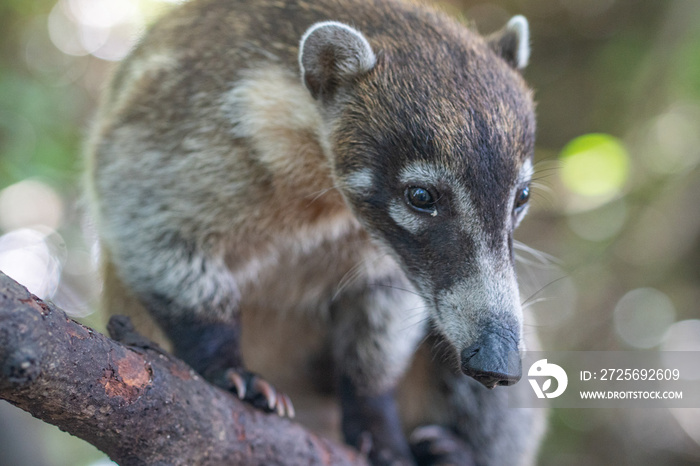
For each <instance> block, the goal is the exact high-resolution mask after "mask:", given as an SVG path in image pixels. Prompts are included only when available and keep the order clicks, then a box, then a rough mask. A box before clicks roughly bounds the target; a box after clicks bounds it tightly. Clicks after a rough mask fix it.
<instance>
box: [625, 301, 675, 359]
mask: <svg viewBox="0 0 700 466" xmlns="http://www.w3.org/2000/svg"><path fill="white" fill-rule="evenodd" d="M675 317H676V310H675V308H674V306H673V303H672V302H671V300H670V299H669V298H668V296H666V295H665V294H664V293H662V292H661V291H659V290H656V289H654V288H638V289H636V290H632V291H630V292H629V293H627V294H626V295H624V296H623V297H622V299H620V301H618V303H617V305H616V306H615V313H614V321H615V330H616V331H617V334H618V335H619V336H620V338H621V339H622V340H623V341H624V342H625V343H627V344H628V345H630V346H632V347H634V348H652V347H654V346H657V345H658V344H659V343H661V341H662V339H663V337H664V334H665V333H666V330H667V329H668V328H669V326H670V325H671V324H672V323H673V322H674V320H675Z"/></svg>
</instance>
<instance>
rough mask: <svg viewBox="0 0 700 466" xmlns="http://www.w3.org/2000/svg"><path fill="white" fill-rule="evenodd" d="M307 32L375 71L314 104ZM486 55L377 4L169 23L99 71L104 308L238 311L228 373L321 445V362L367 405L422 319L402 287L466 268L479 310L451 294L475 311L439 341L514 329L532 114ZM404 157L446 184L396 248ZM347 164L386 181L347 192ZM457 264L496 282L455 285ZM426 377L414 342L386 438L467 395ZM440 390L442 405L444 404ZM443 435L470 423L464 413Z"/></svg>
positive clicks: (184, 15) (409, 9)
mask: <svg viewBox="0 0 700 466" xmlns="http://www.w3.org/2000/svg"><path fill="white" fill-rule="evenodd" d="M324 20H334V21H340V22H343V23H346V24H349V25H351V26H353V27H355V28H357V30H359V31H361V33H363V34H364V35H365V36H366V38H367V40H368V42H369V44H370V45H371V47H372V48H373V50H374V51H376V52H377V57H376V60H377V61H376V66H374V67H373V68H372V69H371V70H369V71H367V72H366V73H361V74H358V75H357V76H350V77H348V80H347V82H343V83H342V84H343V85H339V86H337V89H336V88H335V87H334V88H333V91H334V92H333V93H332V95H331V93H328V94H324V95H322V96H320V97H319V96H317V97H319V100H314V98H313V96H312V95H311V94H310V93H309V90H308V89H306V88H304V86H303V84H302V80H301V76H300V75H299V66H298V62H297V58H298V54H299V40H300V38H301V37H302V35H303V34H304V32H305V31H306V30H307V29H308V28H309V26H311V25H312V24H314V23H316V22H318V21H324ZM502 46H503V45H502V43H501V42H499V47H502ZM493 50H494V49H493V48H492V47H490V46H489V44H488V43H487V42H486V41H485V40H484V39H483V38H481V37H480V36H478V35H477V34H476V33H474V32H473V31H470V30H468V29H466V28H465V27H464V26H463V25H461V24H460V23H459V22H457V21H455V20H454V19H451V18H449V17H447V16H446V15H443V14H442V13H438V12H434V11H432V10H429V9H426V8H423V7H415V6H408V5H406V4H405V3H401V2H397V1H395V0H337V1H333V0H320V1H315V2H304V1H289V2H282V1H277V0H263V1H256V2H255V3H254V4H252V3H246V2H243V1H239V0H193V1H191V2H188V3H185V4H184V5H182V6H180V7H178V8H176V9H174V10H173V11H172V13H170V14H169V15H167V16H166V17H165V18H163V19H162V20H161V21H159V22H158V23H157V24H156V25H155V26H154V27H153V28H152V29H151V31H150V32H149V33H148V34H147V35H146V36H145V37H144V39H143V41H142V43H141V44H140V45H139V46H138V47H137V48H136V49H135V50H134V52H133V53H132V54H131V55H130V56H129V57H128V58H127V59H126V60H125V62H124V63H123V64H122V66H121V67H120V69H119V70H118V71H117V73H116V74H115V76H114V79H113V81H112V83H111V85H110V87H109V88H108V89H107V92H106V94H105V97H104V103H103V107H102V109H101V111H100V114H99V116H98V119H97V121H96V123H95V126H94V128H93V132H92V138H91V140H90V144H89V147H88V184H89V192H90V195H91V197H92V201H93V206H94V208H95V210H94V214H95V218H96V220H97V223H98V226H99V228H100V231H101V237H102V241H103V262H104V277H105V288H104V305H105V308H106V310H107V312H109V313H125V312H128V313H130V314H132V315H136V316H138V317H137V320H138V321H137V322H136V323H137V326H138V327H139V328H140V330H142V331H146V332H148V330H144V326H148V327H150V328H151V329H152V330H153V331H156V332H157V331H158V330H157V325H155V323H154V321H153V320H152V319H150V318H148V317H146V315H147V313H146V312H145V311H144V308H148V309H149V311H150V312H151V313H152V314H153V315H155V316H156V317H157V318H158V319H159V322H160V323H161V324H163V325H164V326H165V325H174V324H177V322H178V321H179V320H185V319H189V318H194V319H198V320H201V321H206V322H208V323H229V322H231V321H235V320H236V319H237V318H238V316H240V320H241V325H242V328H243V332H242V342H241V350H242V355H243V360H244V361H245V364H246V366H247V368H249V369H251V370H253V371H256V372H258V373H260V374H262V375H263V376H264V377H265V378H266V379H267V380H269V381H270V382H272V383H273V384H275V385H276V386H277V387H279V388H281V389H283V390H284V391H286V392H288V393H289V394H290V395H291V396H292V398H293V399H294V401H295V403H296V405H297V408H299V412H300V419H301V420H303V421H305V422H307V423H308V424H309V425H312V426H313V427H315V428H319V429H322V430H324V431H328V430H329V429H334V428H336V427H337V422H338V417H339V414H338V410H337V408H336V407H335V406H333V404H332V403H333V402H332V401H331V400H332V398H331V396H330V395H329V393H328V391H327V388H328V387H329V386H333V382H334V380H335V377H336V376H337V375H338V374H336V373H334V372H332V371H331V370H329V369H328V367H330V361H331V360H332V361H333V362H334V363H335V364H336V367H335V369H334V370H335V371H336V372H347V373H351V375H352V378H353V381H354V382H355V383H356V384H357V385H358V386H361V387H362V388H364V389H366V390H367V393H372V394H376V393H386V392H389V391H391V389H392V388H394V387H395V386H396V384H397V383H398V380H399V379H400V377H401V375H402V374H403V373H404V371H405V370H406V368H407V366H408V365H409V364H410V355H411V354H412V352H413V351H414V349H415V346H416V344H417V342H418V341H419V340H420V338H421V337H422V336H423V335H424V333H425V329H424V321H425V320H426V312H427V311H426V305H425V303H424V302H423V301H420V300H419V299H418V296H417V294H416V293H415V292H413V291H412V290H413V289H414V287H415V289H417V290H418V292H419V293H421V294H423V295H435V296H438V292H442V291H444V290H446V289H453V288H455V287H458V286H462V287H464V286H465V285H464V284H463V283H462V284H460V283H461V282H459V280H458V279H459V278H461V277H464V276H469V274H475V273H477V272H478V274H477V275H478V277H486V278H485V279H483V280H481V282H479V286H481V283H482V282H483V283H486V282H488V281H489V280H490V281H491V282H498V286H500V287H501V288H498V289H497V291H498V293H499V299H496V298H494V297H493V296H486V295H485V291H484V289H482V288H483V287H482V288H479V287H478V286H475V287H472V288H474V289H473V290H471V292H472V294H473V296H476V297H477V298H478V299H476V298H475V299H473V301H474V302H476V303H477V304H481V303H482V302H486V305H484V306H483V307H482V308H479V309H476V310H474V312H473V314H474V315H475V316H476V317H473V319H472V320H471V321H469V319H463V320H462V321H459V322H448V324H454V325H453V326H452V327H451V326H450V325H444V326H443V327H444V328H441V331H443V333H445V334H449V333H450V332H451V331H452V330H453V327H454V328H458V327H459V328H458V330H457V331H454V332H453V333H454V334H455V335H457V337H455V338H453V340H454V341H452V343H453V344H457V343H459V344H460V345H462V346H466V345H467V344H468V343H470V341H471V340H470V339H473V338H474V336H475V335H476V334H477V333H478V332H479V331H480V327H479V325H481V322H482V321H483V320H484V317H483V315H487V314H488V315H489V316H490V315H491V314H493V315H498V314H497V313H498V312H502V313H503V314H504V315H506V314H508V315H510V314H509V313H515V314H517V312H515V311H519V307H518V308H517V309H515V307H516V305H517V306H519V302H518V300H517V296H515V298H513V296H514V295H517V286H516V285H515V276H514V273H513V272H512V270H511V268H509V266H508V263H509V262H508V260H509V255H508V250H507V238H506V237H505V236H504V232H509V233H512V229H513V228H514V223H517V222H516V221H515V220H514V219H513V218H511V210H512V209H510V208H509V206H510V205H511V204H509V203H510V202H512V197H513V193H512V191H513V189H514V186H515V185H516V183H518V182H519V181H518V180H519V178H518V177H519V174H520V172H521V168H522V166H523V164H524V163H525V161H526V160H528V159H529V158H530V157H531V155H532V150H533V144H534V139H533V138H534V115H533V105H532V97H531V93H530V91H529V89H528V88H527V86H526V85H525V83H524V81H523V80H522V78H521V77H520V75H519V74H518V73H517V71H516V70H514V69H513V66H512V63H510V64H509V63H508V62H507V61H504V60H501V59H500V58H498V56H497V55H495V54H494V51H493ZM414 162H426V163H431V164H434V165H439V166H441V167H442V168H444V170H446V171H447V172H449V174H450V177H448V178H449V181H450V183H451V185H450V186H445V187H444V188H445V192H447V193H448V195H447V196H446V198H449V199H451V200H452V201H453V203H454V204H455V205H456V206H458V207H459V208H456V209H455V210H454V212H452V211H450V212H449V214H448V212H446V211H443V210H441V212H440V213H441V217H440V218H437V219H436V220H435V224H431V225H432V226H431V228H430V229H426V230H427V231H428V233H426V234H425V235H423V236H421V237H418V235H415V236H416V237H415V238H414V237H410V238H409V239H406V238H407V236H406V233H405V232H404V231H403V230H401V228H398V227H397V225H395V224H394V223H393V221H392V220H391V217H390V216H388V215H387V211H386V209H385V208H384V206H385V204H386V199H387V198H389V197H392V196H393V197H394V198H396V199H402V195H403V194H402V192H398V193H397V192H394V191H392V190H393V189H395V187H393V186H391V183H390V182H391V181H392V180H395V179H396V177H397V176H398V174H399V173H400V172H401V170H402V169H403V168H405V167H404V166H403V165H402V164H407V163H414ZM363 169H367V170H369V171H370V172H371V173H375V174H377V175H381V179H382V180H384V181H385V182H386V186H383V185H372V186H361V187H360V188H362V189H353V186H348V184H350V183H349V182H348V180H350V179H352V177H353V175H357V174H358V173H360V172H361V170H363ZM445 184H447V181H445ZM515 187H517V186H515ZM354 188H357V187H356V186H355V187H354ZM402 189H403V188H402ZM473 193H476V194H473ZM378 206H379V207H378ZM380 207H381V208H380ZM449 215H451V217H450V216H449ZM445 218H446V219H445ZM420 221H421V222H424V223H426V222H431V221H433V220H431V219H429V218H426V219H420ZM477 230H478V231H479V232H480V233H479V234H480V236H479V235H473V234H472V233H474V232H475V231H477ZM382 235H385V236H382ZM401 235H404V236H401ZM426 235H427V236H426ZM430 235H433V236H430ZM477 236H478V237H477ZM397 238H398V239H397ZM409 240H410V241H409ZM392 241H394V242H393V243H392ZM444 244H449V245H451V247H444ZM455 245H457V246H455ZM477 256H478V257H482V256H483V257H486V256H488V258H490V259H493V258H495V259H493V261H494V262H497V263H498V264H497V267H495V266H494V267H495V269H494V270H490V271H489V270H487V271H486V272H484V271H483V270H478V271H477V272H475V270H476V269H477V268H478V267H481V266H482V265H483V264H482V263H481V262H479V261H478V260H475V259H474V258H475V257H477ZM504 264H505V265H504ZM425 270H430V271H431V273H430V274H429V273H425ZM404 273H405V274H407V275H408V276H409V277H410V281H409V279H407V278H406V275H404ZM488 273H491V275H488ZM474 282H475V283H476V281H474ZM378 283H379V284H381V285H385V286H384V287H381V286H379V285H377V284H378ZM494 287H495V285H494V286H491V288H492V289H495V288H494ZM406 290H408V291H406ZM436 301H437V299H436ZM494 302H497V303H496V304H498V305H500V304H502V303H505V304H504V305H503V306H501V308H499V309H497V312H494V309H493V307H494V306H495V304H494ZM339 303H344V304H345V305H346V306H345V308H343V309H339V308H340V307H341V306H340V305H339ZM429 305H434V304H433V303H429ZM159 306H160V307H159ZM353 306H357V307H358V308H357V309H355V308H354V307H353ZM474 306H476V304H474ZM509 306H510V307H509ZM366 310H371V311H372V312H365V311H366ZM511 311H512V312H511ZM470 318H471V317H470ZM465 322H469V323H472V324H474V325H471V326H469V327H468V328H467V329H466V330H465V329H464V328H462V327H464V326H465ZM477 324H478V325H477ZM448 336H449V337H450V338H452V334H450V335H448ZM157 338H158V339H162V338H163V335H162V334H161V335H160V336H159V337H157ZM460 350H461V348H457V351H460ZM431 361H434V359H433V358H432V356H431V355H430V353H429V350H428V349H425V348H424V349H423V350H422V351H421V353H420V355H419V357H418V359H416V363H415V364H414V366H413V369H412V371H411V372H410V374H409V377H410V378H409V379H407V380H408V381H407V382H406V385H407V386H409V387H410V388H412V390H408V391H407V390H403V393H404V394H406V396H405V398H404V399H406V400H413V401H410V402H408V403H407V404H405V405H404V408H403V411H404V412H403V414H404V417H405V419H406V422H407V424H405V428H407V429H409V428H412V427H415V425H417V424H421V423H425V422H442V423H443V424H445V425H447V424H448V423H449V425H450V426H451V427H452V426H456V425H457V424H459V423H460V422H462V421H461V420H460V419H457V418H452V417H451V418H450V419H449V420H446V417H448V415H452V414H454V412H455V406H454V405H452V404H450V403H451V401H449V400H452V399H453V398H454V399H458V398H459V396H462V395H463V392H464V390H463V388H464V387H463V386H465V384H470V383H472V382H465V381H464V380H463V379H464V377H463V376H460V377H462V378H461V379H454V380H457V382H454V380H453V378H452V375H446V374H451V372H450V369H451V367H450V368H448V367H447V366H448V365H449V364H445V363H444V362H442V361H437V362H435V364H434V365H431ZM446 380H450V382H449V383H451V384H453V385H454V384H456V385H457V388H455V389H454V390H455V391H454V393H457V395H459V396H457V395H455V396H454V397H452V398H451V397H450V396H451V395H450V396H447V395H445V393H444V391H445V390H448V389H449V390H452V388H453V387H452V386H449V387H448V386H447V385H444V384H447V382H445V381H446ZM460 384H461V385H460ZM443 385H444V386H443ZM521 386H522V384H521ZM446 387H447V388H446ZM460 387H461V388H460ZM482 388H483V387H477V389H479V390H480V389H482ZM459 399H460V400H461V401H459V403H461V404H464V403H465V402H464V401H463V400H462V399H461V398H459ZM496 404H497V403H496ZM487 406H490V405H489V402H488V401H487V402H485V403H483V409H482V412H481V413H480V414H479V415H484V416H491V417H492V418H493V420H494V421H493V423H495V424H494V425H503V426H506V423H507V422H508V421H509V419H510V420H512V419H514V418H515V417H517V416H516V415H513V417H510V413H504V412H503V410H502V409H501V410H500V411H498V412H495V411H496V410H494V414H490V413H489V410H488V409H487ZM458 408H460V409H461V407H458ZM537 422H538V421H537V419H535V420H534V421H533V420H532V419H530V418H527V419H525V420H524V421H523V422H522V423H517V422H516V423H514V424H513V425H514V426H515V427H513V429H514V431H517V432H516V433H513V434H509V435H520V437H522V439H523V442H525V443H528V448H527V449H526V448H525V447H522V446H521V445H520V444H518V447H517V448H515V450H517V452H516V453H515V454H519V455H522V456H521V457H520V459H519V460H518V459H515V460H514V461H512V462H518V461H520V462H521V463H524V464H526V463H528V462H531V461H532V458H533V455H534V451H535V450H536V446H537V443H538V439H539V435H540V434H539V432H540V430H541V429H539V427H537V426H538V425H539V424H537ZM329 424H332V426H329ZM462 424H463V425H462V427H460V428H462V429H463V430H464V431H468V430H469V429H471V428H476V429H478V425H479V419H476V418H469V419H468V422H467V421H465V422H462ZM474 425H476V426H477V427H474ZM489 425H490V424H489ZM533 425H534V426H535V427H533V428H532V429H531V426H533ZM454 429H455V430H457V429H458V427H454ZM504 429H506V428H505V427H504ZM506 430H507V429H506ZM529 430H531V432H528V433H527V435H526V434H525V433H522V432H521V431H529ZM494 432H495V431H494ZM494 432H489V434H488V435H490V436H493V437H497V436H498V435H497V433H494ZM509 432H510V431H509ZM461 434H463V435H464V436H465V437H466V434H464V433H463V432H461ZM484 435H486V434H484ZM526 437H527V439H526ZM530 437H532V438H533V440H532V441H530V440H529V438H530ZM500 441H503V440H500ZM494 445H500V444H498V442H494ZM526 450H527V451H526ZM484 451H488V452H489V453H488V454H487V453H484V457H487V456H488V455H491V456H492V457H493V458H498V457H497V456H493V455H492V453H491V450H488V449H486V448H485V449H484ZM500 458H503V456H501V457H500ZM492 464H497V459H494V460H493V463H492Z"/></svg>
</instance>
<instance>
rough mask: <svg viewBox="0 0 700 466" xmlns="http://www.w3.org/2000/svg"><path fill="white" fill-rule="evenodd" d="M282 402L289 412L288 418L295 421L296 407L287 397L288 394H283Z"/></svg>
mask: <svg viewBox="0 0 700 466" xmlns="http://www.w3.org/2000/svg"><path fill="white" fill-rule="evenodd" d="M282 402H283V403H284V406H285V408H286V410H287V417H289V418H290V419H294V415H295V414H296V412H295V411H294V405H293V404H292V400H291V399H290V398H289V397H288V396H287V394H286V393H282Z"/></svg>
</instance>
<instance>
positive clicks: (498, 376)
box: [460, 327, 522, 388]
mask: <svg viewBox="0 0 700 466" xmlns="http://www.w3.org/2000/svg"><path fill="white" fill-rule="evenodd" d="M517 335H518V334H517V333H516V332H514V331H513V330H512V329H510V328H504V327H498V328H491V329H488V330H487V331H486V332H485V333H482V334H481V336H480V337H479V338H478V339H477V341H476V342H474V343H473V344H471V345H470V346H468V347H467V348H465V349H463V350H462V352H461V353H460V359H461V365H460V367H461V369H462V372H464V373H465V374H466V375H468V376H469V377H472V378H474V379H475V380H476V381H478V382H480V383H482V384H483V385H484V386H485V387H486V388H494V387H495V386H497V385H513V384H514V383H516V382H517V381H518V380H520V376H521V375H522V369H521V364H520V358H519V357H518V337H517Z"/></svg>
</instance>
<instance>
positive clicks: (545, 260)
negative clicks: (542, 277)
mask: <svg viewBox="0 0 700 466" xmlns="http://www.w3.org/2000/svg"><path fill="white" fill-rule="evenodd" d="M513 247H514V248H515V249H518V250H520V251H523V252H527V253H528V254H530V255H531V256H533V257H534V258H535V259H538V260H539V261H540V262H541V263H542V264H543V265H548V264H552V263H553V264H556V265H559V266H562V265H564V263H563V262H562V261H560V260H559V259H557V258H556V257H554V256H552V255H550V254H547V253H546V252H543V251H540V250H539V249H535V248H533V247H531V246H528V245H527V244H525V243H523V242H521V241H517V240H515V241H513Z"/></svg>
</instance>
